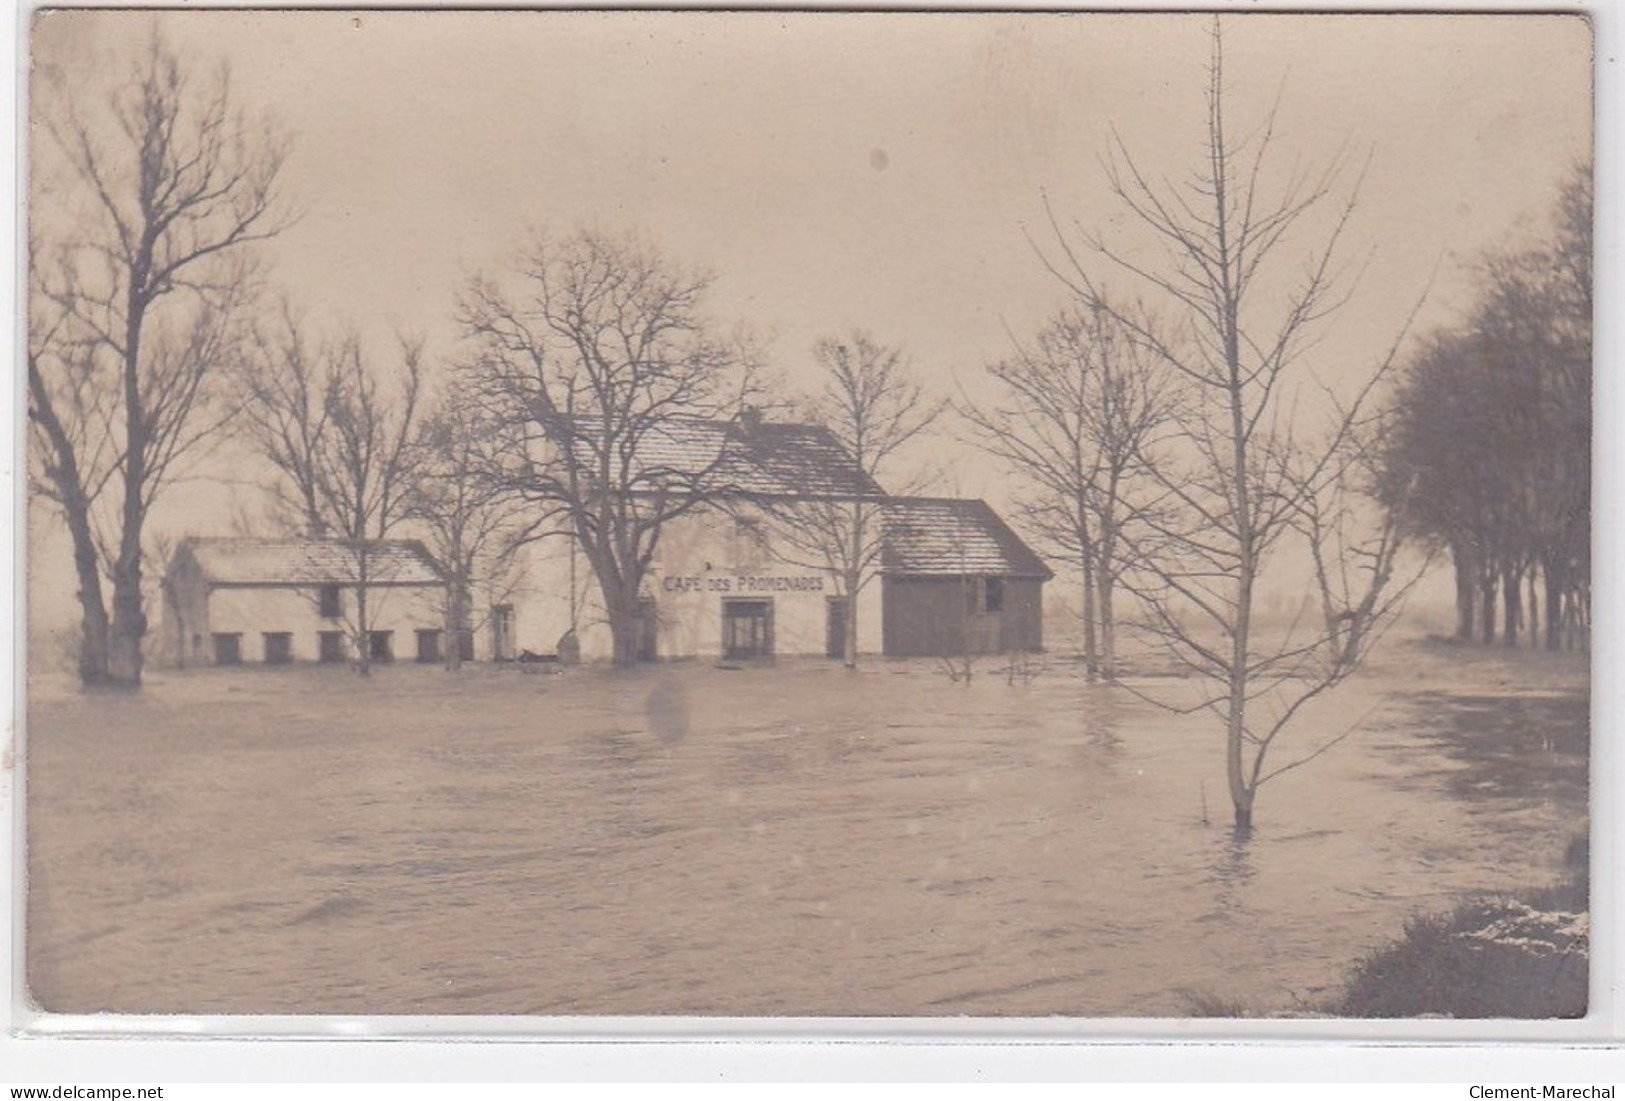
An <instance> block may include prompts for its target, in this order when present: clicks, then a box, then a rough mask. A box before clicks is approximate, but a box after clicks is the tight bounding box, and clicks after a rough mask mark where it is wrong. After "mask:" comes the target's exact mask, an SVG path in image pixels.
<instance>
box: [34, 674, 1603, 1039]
mask: <svg viewBox="0 0 1625 1101" xmlns="http://www.w3.org/2000/svg"><path fill="white" fill-rule="evenodd" d="M1401 658H1402V660H1398V661H1394V662H1392V663H1390V665H1389V667H1388V669H1387V670H1386V671H1377V672H1375V673H1373V674H1372V675H1370V676H1366V677H1364V678H1362V679H1360V680H1357V681H1355V682H1353V683H1351V684H1349V685H1348V686H1346V687H1345V688H1344V689H1342V690H1340V692H1339V693H1337V694H1335V695H1334V696H1333V697H1331V698H1330V699H1329V700H1328V701H1327V705H1326V706H1325V707H1323V708H1321V709H1320V710H1319V711H1317V712H1314V713H1311V714H1306V715H1305V716H1304V721H1303V723H1302V725H1301V726H1300V728H1299V730H1298V736H1297V740H1296V741H1294V742H1293V743H1291V744H1289V745H1287V746H1284V747H1283V752H1282V754H1281V756H1280V758H1279V760H1280V761H1281V763H1285V762H1286V761H1287V760H1290V759H1292V757H1293V755H1294V754H1295V753H1296V754H1299V755H1301V754H1302V753H1303V752H1306V751H1308V750H1312V749H1313V748H1314V747H1315V746H1316V745H1317V744H1319V741H1321V740H1324V739H1325V738H1327V737H1331V736H1335V735H1336V734H1338V733H1341V732H1342V730H1344V729H1345V728H1346V727H1347V725H1348V724H1349V723H1350V722H1352V721H1354V720H1355V719H1357V718H1360V717H1362V716H1363V717H1364V721H1363V722H1362V723H1361V726H1360V729H1359V730H1358V731H1357V732H1356V733H1355V734H1354V735H1353V736H1351V737H1350V738H1349V739H1348V740H1347V741H1345V742H1343V743H1342V744H1340V745H1338V746H1337V747H1336V748H1335V749H1333V750H1332V751H1330V752H1328V753H1326V754H1325V755H1323V756H1321V757H1319V758H1318V759H1316V760H1315V761H1313V762H1311V763H1310V764H1308V765H1306V766H1305V767H1303V768H1301V769H1297V770H1295V771H1292V772H1290V773H1287V774H1286V775H1284V776H1282V777H1280V778H1279V779H1278V780H1276V781H1274V782H1272V783H1271V784H1269V785H1268V786H1266V787H1265V789H1264V790H1263V792H1262V794H1261V796H1260V800H1259V805H1258V831H1257V833H1256V835H1255V836H1254V837H1253V838H1252V839H1251V840H1250V841H1248V842H1246V843H1240V842H1237V841H1236V840H1235V839H1234V838H1233V837H1232V835H1231V832H1230V830H1229V828H1228V820H1229V808H1228V805H1227V797H1226V795H1225V789H1224V780H1223V776H1224V770H1223V761H1222V755H1221V745H1220V738H1219V734H1218V732H1217V731H1215V730H1214V729H1213V728H1212V725H1211V720H1207V721H1204V720H1203V719H1200V718H1175V717H1171V716H1170V715H1168V714H1167V713H1166V712H1163V711H1160V710H1157V709H1156V708H1153V707H1152V706H1150V705H1149V704H1147V703H1145V702H1142V701H1140V700H1137V699H1135V698H1134V696H1133V695H1132V694H1131V693H1128V692H1125V691H1123V690H1121V689H1112V688H1105V687H1101V686H1094V685H1089V684H1086V683H1084V682H1083V680H1082V679H1081V678H1080V677H1079V676H1078V675H1077V674H1076V670H1075V668H1073V667H1071V666H1065V665H1061V664H1051V665H1050V666H1049V667H1048V668H1047V669H1045V670H1044V671H1043V672H1042V673H1041V674H1040V675H1038V676H1037V677H1035V678H1034V679H1032V680H1031V682H1030V683H1025V684H1023V683H1019V678H1018V679H1017V680H1018V682H1017V683H1010V680H1011V678H1006V677H1004V676H1001V675H998V674H997V673H996V672H995V671H994V668H993V665H992V663H989V664H988V669H987V670H986V671H985V672H980V673H979V675H978V676H977V677H976V678H975V679H974V680H973V681H972V682H971V683H970V684H969V685H965V684H955V683H951V682H950V681H949V680H948V678H947V677H945V676H942V675H941V674H940V673H939V671H938V670H937V669H935V668H934V667H933V666H932V665H930V664H929V663H900V664H899V663H880V662H877V663H876V664H874V665H873V666H871V667H870V668H868V669H865V670H863V671H861V672H858V673H856V674H853V673H848V672H847V671H845V670H842V669H839V668H834V667H830V666H828V665H826V664H824V663H807V664H794V663H781V665H779V666H778V667H776V668H771V669H747V670H728V669H718V668H713V667H709V666H704V665H698V664H695V665H683V666H668V667H660V668H650V669H645V670H640V671H638V672H636V673H631V674H613V673H610V672H607V671H593V670H578V671H572V672H569V673H563V674H547V673H535V674H532V675H526V674H525V673H523V672H521V671H519V670H518V669H509V670H505V671H501V672H497V671H492V670H470V671H468V672H467V673H465V674H464V675H463V676H460V677H457V678H448V677H447V676H446V675H445V674H443V673H441V672H439V671H438V670H433V669H412V668H396V669H386V670H383V671H382V672H381V673H380V675H378V676H375V677H373V678H371V679H370V680H367V681H360V680H357V679H356V678H353V677H351V676H349V675H347V674H344V673H343V672H341V671H333V670H291V671H290V670H277V671H267V670H241V671H215V670H210V671H198V672H194V673H190V674H186V675H179V674H171V675H170V676H169V677H168V678H161V679H159V680H157V681H155V682H154V683H153V684H152V685H151V686H150V689H149V690H148V691H147V692H145V693H144V694H143V696H142V697H141V698H140V699H138V700H133V701H131V700H122V699H107V698H99V699H97V698H77V697H71V696H66V695H63V696H60V697H58V698H45V697H46V696H47V695H48V694H47V693H43V692H42V693H40V694H39V695H40V698H39V699H37V702H36V704H35V706H34V708H33V710H32V712H31V715H30V731H29V743H30V744H29V755H28V760H27V767H28V782H29V804H28V812H29V841H30V851H29V868H30V876H31V878H30V896H29V919H28V920H29V925H28V935H29V946H28V958H29V968H30V971H29V974H30V982H31V988H32V991H33V994H34V996H35V998H36V999H38V1000H39V1001H40V1002H41V1003H43V1004H44V1006H45V1007H47V1008H49V1009H53V1010H59V1011H76V1012H88V1011H98V1010H114V1011H121V1012H135V1013H143V1012H188V1013H197V1012H209V1013H221V1012H225V1013H237V1012H245V1013H442V1014H443V1013H477V1014H527V1015H528V1014H544V1015H555V1014H595V1015H596V1014H695V1015H773V1016H780V1015H794V1016H800V1015H820V1016H821V1015H839V1016H866V1015H887V1016H894V1015H927V1016H953V1015H974V1016H1008V1015H1051V1014H1062V1015H1069V1016H1114V1015H1158V1016H1160V1015H1180V1014H1184V1013H1188V1012H1190V1011H1191V1010H1192V1008H1193V1006H1194V1005H1195V1004H1197V1003H1198V1002H1199V1001H1200V1000H1201V999H1204V998H1214V999H1222V1000H1224V1001H1225V1002H1226V1003H1231V1004H1240V1005H1243V1006H1246V1007H1248V1008H1249V1009H1251V1010H1253V1011H1256V1012H1265V1013H1290V1012H1294V1011H1298V1010H1302V1009H1304V1008H1307V1007H1311V1006H1312V1005H1313V1004H1314V1003H1316V1002H1317V1001H1318V1000H1320V999H1323V998H1325V997H1326V996H1327V995H1328V994H1329V993H1331V992H1332V991H1334V990H1335V988H1336V985H1337V983H1338V982H1339V980H1340V978H1341V976H1342V975H1343V973H1344V971H1345V969H1346V968H1347V967H1348V965H1349V964H1350V963H1351V962H1352V961H1354V960H1355V959H1357V958H1358V957H1359V956H1360V955H1362V954H1363V953H1364V952H1365V951H1367V950H1369V949H1370V948H1373V947H1375V946H1377V945H1379V944H1381V943H1384V942H1386V941H1387V940H1389V939H1391V938H1392V937H1394V936H1396V935H1397V934H1398V933H1399V932H1400V930H1401V928H1402V926H1403V924H1404V921H1405V919H1406V918H1407V917H1408V916H1409V915H1411V914H1413V913H1415V912H1417V911H1419V910H1431V909H1444V908H1447V907H1449V906H1450V905H1451V904H1453V903H1454V902H1455V901H1456V900H1457V899H1459V898H1460V897H1462V895H1463V894H1464V893H1467V892H1475V891H1482V890H1496V889H1505V888H1512V887H1520V886H1526V885H1531V884H1540V883H1544V882H1547V881H1548V880H1550V879H1551V878H1553V877H1554V876H1556V875H1557V874H1558V872H1559V870H1560V868H1561V860H1562V855H1563V850H1564V848H1565V846H1566V845H1567V844H1568V842H1569V841H1570V840H1571V838H1572V837H1573V836H1574V834H1575V833H1577V832H1579V831H1582V830H1583V829H1584V828H1585V826H1584V819H1585V809H1586V774H1585V742H1584V733H1585V706H1584V696H1583V675H1584V670H1583V667H1579V666H1577V665H1574V664H1573V663H1570V664H1568V665H1562V666H1553V665H1550V664H1549V663H1548V664H1547V665H1545V666H1541V667H1540V669H1539V670H1538V675H1535V674H1528V672H1527V670H1524V669H1522V668H1521V667H1519V666H1517V665H1516V664H1510V665H1509V664H1506V663H1501V662H1497V661H1491V660H1490V659H1485V658H1478V657H1474V658H1471V659H1464V658H1458V657H1457V656H1456V655H1453V654H1451V653H1449V652H1442V653H1441V652H1437V651H1423V650H1421V649H1415V650H1414V652H1410V653H1406V654H1404V655H1401ZM1509 660H1510V659H1509ZM1138 687H1140V688H1142V689H1143V690H1145V691H1148V692H1160V691H1169V692H1177V691H1178V690H1179V686H1178V685H1176V684H1173V685H1171V684H1159V683H1155V682H1150V681H1148V682H1146V683H1144V684H1142V685H1139V686H1138Z"/></svg>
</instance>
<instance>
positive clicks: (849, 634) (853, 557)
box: [841, 502, 865, 669]
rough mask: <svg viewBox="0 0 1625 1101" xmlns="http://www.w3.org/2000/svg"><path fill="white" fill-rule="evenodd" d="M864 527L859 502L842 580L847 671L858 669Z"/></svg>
mask: <svg viewBox="0 0 1625 1101" xmlns="http://www.w3.org/2000/svg"><path fill="white" fill-rule="evenodd" d="M864 526H865V525H864V516H863V504H862V502H859V503H858V504H856V505H855V506H853V509H852V524H851V535H852V540H851V545H850V546H849V547H848V548H847V554H848V555H849V557H848V558H847V569H846V576H845V578H844V579H843V581H844V584H845V585H846V593H845V594H844V595H845V597H846V622H845V623H843V624H842V625H841V626H842V635H843V637H842V639H841V664H843V665H845V666H846V667H847V668H848V669H856V668H857V667H858V585H859V583H860V582H861V581H862V580H863V578H862V577H861V576H860V574H859V572H858V563H860V562H862V561H863V536H864V531H863V529H864Z"/></svg>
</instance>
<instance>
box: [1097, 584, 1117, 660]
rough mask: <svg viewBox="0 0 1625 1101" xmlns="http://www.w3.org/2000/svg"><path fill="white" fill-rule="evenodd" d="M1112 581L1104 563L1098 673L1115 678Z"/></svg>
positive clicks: (1115, 619) (1115, 644) (1115, 638)
mask: <svg viewBox="0 0 1625 1101" xmlns="http://www.w3.org/2000/svg"><path fill="white" fill-rule="evenodd" d="M1113 587H1114V586H1113V582H1112V576H1111V571H1110V570H1108V569H1107V568H1106V566H1105V564H1104V563H1102V564H1101V569H1100V675H1101V676H1103V677H1105V678H1106V679H1107V680H1116V679H1117V617H1116V615H1115V613H1114V612H1113V610H1112V596H1113Z"/></svg>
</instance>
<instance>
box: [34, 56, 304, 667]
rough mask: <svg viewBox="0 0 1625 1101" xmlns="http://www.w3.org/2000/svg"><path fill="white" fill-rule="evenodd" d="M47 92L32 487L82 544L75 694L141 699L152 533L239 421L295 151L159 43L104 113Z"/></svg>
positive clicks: (66, 92)
mask: <svg viewBox="0 0 1625 1101" xmlns="http://www.w3.org/2000/svg"><path fill="white" fill-rule="evenodd" d="M52 79H53V78H52V77H51V76H49V75H48V74H47V75H44V76H43V77H42V84H41V86H38V87H36V97H35V101H36V103H49V104H52V105H53V106H59V107H60V109H61V110H60V113H59V114H56V115H53V116H50V117H45V118H41V119H39V120H38V125H37V131H36V132H39V133H42V134H43V135H44V136H45V140H44V141H41V142H37V143H35V147H34V152H35V158H36V159H35V162H34V175H35V179H36V181H37V183H38V185H39V186H38V189H37V191H36V194H35V201H34V206H33V209H32V211H31V214H30V225H29V258H30V265H29V326H28V355H27V359H28V417H29V423H30V425H31V433H30V436H31V443H32V452H33V462H34V464H35V471H36V473H37V475H38V476H37V478H36V479H35V486H36V488H37V489H38V490H39V491H40V492H42V493H43V494H45V495H46V496H47V497H49V498H50V499H51V500H52V501H53V502H55V504H56V505H57V506H58V508H60V510H61V513H62V516H63V518H64V520H65V521H66V523H67V528H68V532H69V535H70V536H71V538H72V540H73V557H74V565H75V569H76V571H77V573H78V582H79V594H78V595H79V604H80V608H81V611H82V613H83V628H84V629H83V636H82V639H83V641H82V648H81V655H80V663H79V673H80V678H81V679H82V680H83V681H84V683H86V684H101V683H116V684H121V685H127V686H137V685H139V684H140V682H141V673H142V642H143V639H144V638H145V636H146V633H147V617H146V609H145V602H144V600H143V596H142V588H143V555H142V544H143V532H144V530H145V525H146V520H147V517H148V515H149V513H150V511H151V509H152V507H153V504H154V502H155V501H156V500H157V499H158V498H159V496H160V495H161V494H162V493H163V491H164V489H165V488H166V487H167V486H168V485H169V484H170V483H171V482H172V481H173V480H174V478H175V477H176V475H177V474H178V473H179V472H180V470H181V468H182V467H183V465H184V463H185V461H186V460H187V459H188V458H189V457H191V456H193V455H195V454H196V453H198V452H199V451H200V450H201V449H203V448H205V447H207V446H208V445H209V444H210V443H211V442H212V441H213V440H214V439H216V438H217V436H216V430H217V429H218V428H219V427H220V426H221V424H222V423H223V422H224V421H225V420H226V419H227V418H229V417H230V416H231V415H232V413H233V411H234V410H233V408H232V406H231V405H230V403H229V402H226V401H224V400H222V392H221V390H222V388H221V387H220V386H219V385H218V383H219V381H220V378H221V375H222V373H223V372H224V370H225V368H226V367H227V366H228V365H229V364H230V362H231V361H232V360H233V359H235V358H236V357H237V356H238V354H239V352H240V350H241V348H242V346H243V342H244V336H245V331H244V325H243V319H244V316H245V312H246V308H247V307H248V305H249V304H250V300H251V299H252V298H253V296H254V292H255V289H256V282H255V270H254V267H253V264H252V247H253V245H254V244H255V243H256V242H260V241H263V240H265V239H267V238H269V237H271V236H273V235H275V234H276V233H277V232H279V231H280V230H281V229H282V228H283V227H284V226H285V225H286V224H287V219H286V218H285V217H284V216H283V215H282V213H281V212H280V211H279V209H278V206H277V201H276V199H277V181H278V178H279V176H280V174H281V170H282V165H283V161H284V158H285V156H286V153H287V148H288V146H287V142H286V140H285V139H284V138H283V137H282V136H281V135H280V134H279V133H277V132H276V131H275V129H274V128H272V127H270V126H269V125H268V124H261V123H256V122H253V121H251V120H250V119H249V118H248V117H247V116H245V115H244V114H243V113H242V111H241V110H239V109H238V108H237V107H236V106H235V104H234V102H233V99H232V96H231V91H230V84H229V81H228V79H227V74H226V71H225V70H224V69H223V68H222V69H221V70H219V71H218V72H217V73H215V74H214V75H213V76H212V77H208V78H201V77H200V76H199V75H198V74H197V73H196V72H194V71H193V70H192V68H191V67H189V66H188V65H187V64H186V63H184V62H183V60H182V59H181V58H180V57H179V56H178V55H177V54H176V53H175V52H174V51H173V50H172V49H171V48H170V47H169V46H168V45H167V44H166V43H165V42H164V41H163V40H162V39H161V38H160V37H158V36H157V35H156V34H155V35H154V36H153V37H152V38H151V39H150V40H149V41H148V43H147V45H146V47H145V49H144V51H143V53H142V55H141V57H140V59H139V61H138V63H137V64H136V65H135V67H134V69H133V71H132V72H131V74H130V76H129V78H128V79H127V80H126V81H124V82H122V83H121V84H119V85H118V86H117V87H116V88H115V89H114V91H113V92H112V93H111V94H110V95H109V96H108V97H107V99H106V100H105V101H104V102H102V103H101V104H99V105H97V107H96V109H91V108H90V107H89V106H88V105H85V104H84V103H83V102H82V100H83V94H82V93H81V92H80V91H79V90H78V89H75V88H68V87H65V86H61V85H60V81H61V78H60V77H57V78H55V79H56V80H57V81H58V82H59V84H55V85H50V86H49V87H47V86H45V83H44V82H46V81H50V80H52ZM46 91H50V93H51V94H50V95H46V94H44V93H45V92H46ZM104 575H105V576H106V577H107V578H108V579H109V580H110V581H111V583H112V608H111V615H109V612H108V609H107V606H106V604H105V603H104V601H103V591H104V590H103V585H102V578H103V576H104Z"/></svg>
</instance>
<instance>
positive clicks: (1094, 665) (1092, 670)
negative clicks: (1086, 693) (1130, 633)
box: [1083, 545, 1100, 680]
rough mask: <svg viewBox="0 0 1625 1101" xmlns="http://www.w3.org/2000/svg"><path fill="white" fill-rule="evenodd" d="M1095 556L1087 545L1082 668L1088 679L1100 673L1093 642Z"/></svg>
mask: <svg viewBox="0 0 1625 1101" xmlns="http://www.w3.org/2000/svg"><path fill="white" fill-rule="evenodd" d="M1095 614H1096V610H1095V554H1094V549H1093V548H1092V547H1089V546H1088V545H1085V546H1084V549H1083V667H1084V670H1085V671H1086V672H1087V673H1088V676H1089V679H1090V680H1094V679H1095V677H1096V676H1098V675H1099V672H1100V651H1099V647H1098V645H1097V643H1096V641H1095Z"/></svg>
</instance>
